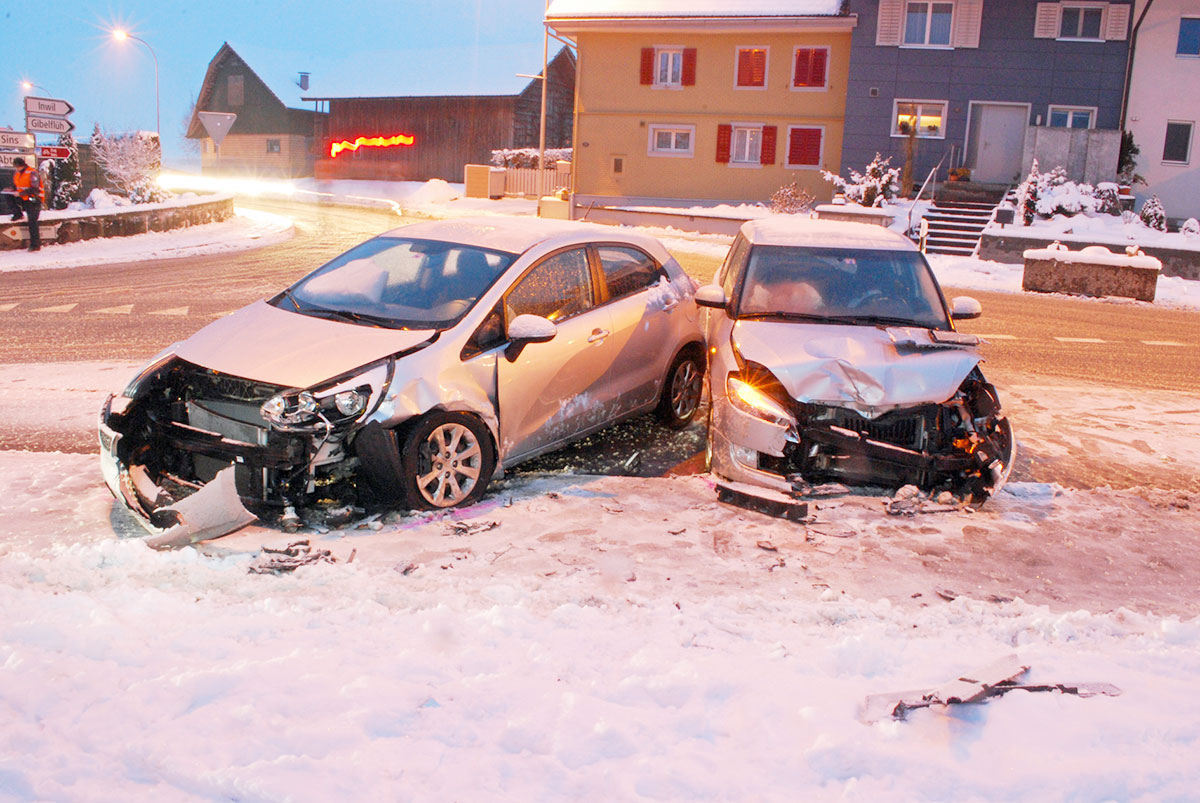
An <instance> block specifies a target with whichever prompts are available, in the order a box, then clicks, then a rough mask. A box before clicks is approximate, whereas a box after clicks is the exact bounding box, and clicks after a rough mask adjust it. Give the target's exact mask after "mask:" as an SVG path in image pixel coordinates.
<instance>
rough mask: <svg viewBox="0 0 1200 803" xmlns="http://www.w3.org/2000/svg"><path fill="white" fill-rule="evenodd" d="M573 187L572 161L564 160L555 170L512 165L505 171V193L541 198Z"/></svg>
mask: <svg viewBox="0 0 1200 803" xmlns="http://www.w3.org/2000/svg"><path fill="white" fill-rule="evenodd" d="M561 189H566V190H570V189H571V163H570V162H562V163H561V164H560V165H559V166H556V167H555V168H554V169H553V170H549V169H548V170H538V169H537V168H533V167H516V168H514V167H510V168H508V169H507V170H506V171H505V173H504V194H505V195H521V196H529V197H533V198H540V197H542V196H543V195H553V194H554V193H555V192H556V191H557V190H561Z"/></svg>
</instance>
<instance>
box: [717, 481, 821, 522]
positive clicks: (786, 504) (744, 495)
mask: <svg viewBox="0 0 1200 803" xmlns="http://www.w3.org/2000/svg"><path fill="white" fill-rule="evenodd" d="M716 487H717V501H718V502H723V503H725V504H727V505H735V506H736V507H741V508H745V509H746V510H753V511H755V512H756V513H764V514H766V515H768V516H775V517H777V518H781V519H787V520H788V521H795V522H803V521H804V520H805V519H806V518H808V503H807V502H801V501H799V500H797V499H793V498H792V497H790V496H788V495H786V494H783V493H780V492H779V491H775V490H772V489H770V488H762V487H759V486H757V485H749V484H747V483H744V482H718V483H717V486H716Z"/></svg>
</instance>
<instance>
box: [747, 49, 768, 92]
mask: <svg viewBox="0 0 1200 803" xmlns="http://www.w3.org/2000/svg"><path fill="white" fill-rule="evenodd" d="M750 58H751V61H752V62H753V64H754V68H753V69H752V70H751V71H750V80H751V82H752V83H751V84H750V85H751V86H766V85H767V51H765V50H752V51H750Z"/></svg>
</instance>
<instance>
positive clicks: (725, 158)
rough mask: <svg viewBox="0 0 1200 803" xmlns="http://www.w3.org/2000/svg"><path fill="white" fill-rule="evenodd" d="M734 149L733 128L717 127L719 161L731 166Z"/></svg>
mask: <svg viewBox="0 0 1200 803" xmlns="http://www.w3.org/2000/svg"><path fill="white" fill-rule="evenodd" d="M732 149H733V126H731V125H719V126H717V161H718V162H719V163H721V164H729V154H730V151H731V150H732Z"/></svg>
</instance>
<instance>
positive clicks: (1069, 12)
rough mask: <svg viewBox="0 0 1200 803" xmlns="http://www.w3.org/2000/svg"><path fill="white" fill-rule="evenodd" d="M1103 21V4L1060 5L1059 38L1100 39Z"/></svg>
mask: <svg viewBox="0 0 1200 803" xmlns="http://www.w3.org/2000/svg"><path fill="white" fill-rule="evenodd" d="M1103 21H1104V7H1103V6H1068V5H1064V6H1063V7H1062V14H1061V16H1060V17H1059V23H1058V38H1059V39H1093V40H1096V39H1100V38H1101V36H1100V31H1101V25H1102V23H1103Z"/></svg>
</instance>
